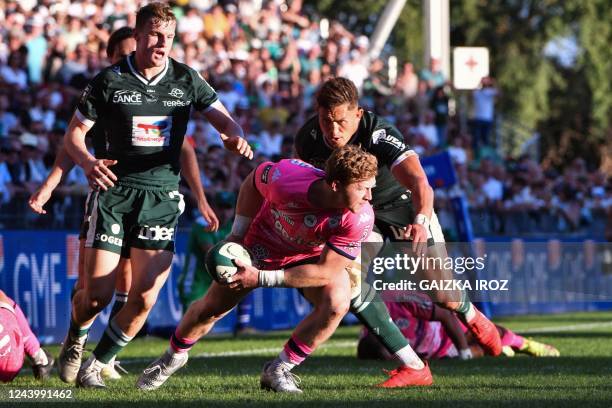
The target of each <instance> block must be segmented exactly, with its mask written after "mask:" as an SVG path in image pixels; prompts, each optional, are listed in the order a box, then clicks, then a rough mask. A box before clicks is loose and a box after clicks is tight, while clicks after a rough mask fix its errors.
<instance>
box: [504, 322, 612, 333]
mask: <svg viewBox="0 0 612 408" xmlns="http://www.w3.org/2000/svg"><path fill="white" fill-rule="evenodd" d="M610 326H612V321H611V322H600V323H580V324H572V325H568V326H548V327H540V328H531V329H525V330H513V331H515V332H516V333H519V334H522V333H555V332H566V331H574V330H582V329H599V328H600V327H610Z"/></svg>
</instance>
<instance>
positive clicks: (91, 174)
mask: <svg viewBox="0 0 612 408" xmlns="http://www.w3.org/2000/svg"><path fill="white" fill-rule="evenodd" d="M77 112H78V111H77ZM93 123H94V122H93V121H88V122H83V121H82V120H81V119H79V118H78V116H77V114H76V113H75V114H74V115H72V119H71V120H70V124H69V125H68V129H67V130H66V134H65V135H64V146H65V147H66V151H67V152H68V154H69V155H70V157H71V158H72V159H73V160H74V162H75V163H77V164H78V165H79V166H81V167H82V168H83V170H84V171H85V175H86V176H87V180H88V181H89V184H90V185H91V186H95V187H99V188H101V189H102V190H107V189H108V187H112V186H114V183H113V181H117V176H115V174H113V172H112V171H111V170H110V169H109V168H108V166H112V165H114V164H116V163H117V161H116V160H108V159H96V158H95V157H94V156H92V155H91V154H90V153H89V151H88V150H87V146H86V145H85V134H86V133H87V132H88V131H89V129H91V127H92V126H93Z"/></svg>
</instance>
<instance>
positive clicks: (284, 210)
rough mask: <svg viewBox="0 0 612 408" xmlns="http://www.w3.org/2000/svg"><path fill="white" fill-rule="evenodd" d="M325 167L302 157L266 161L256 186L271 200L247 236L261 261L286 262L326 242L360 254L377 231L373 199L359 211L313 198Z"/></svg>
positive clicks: (269, 265) (268, 264) (313, 253)
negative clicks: (319, 202)
mask: <svg viewBox="0 0 612 408" xmlns="http://www.w3.org/2000/svg"><path fill="white" fill-rule="evenodd" d="M323 177H325V173H324V172H323V171H322V170H320V169H317V168H315V167H313V166H311V165H310V164H307V163H305V162H303V161H301V160H297V159H285V160H281V161H279V162H278V163H272V162H265V163H262V164H260V165H259V166H258V167H257V169H256V171H255V176H254V182H255V186H256V187H257V190H259V192H260V193H261V195H262V196H263V197H264V199H265V201H264V203H263V205H262V207H261V209H260V210H259V212H258V213H257V216H256V217H255V219H254V220H253V222H252V223H251V227H250V228H249V231H248V232H247V235H246V237H245V239H244V243H245V245H246V246H247V247H248V248H249V250H251V253H252V254H253V256H254V257H255V260H256V261H257V263H258V265H259V267H261V268H264V269H277V268H283V267H285V266H287V265H291V264H296V263H299V262H302V261H304V260H306V259H309V258H316V257H318V256H319V255H320V254H321V251H322V250H323V247H324V246H325V245H327V246H329V247H330V248H331V249H332V250H334V251H336V252H337V253H339V254H341V255H343V256H345V257H347V258H349V259H355V258H356V257H357V256H358V255H359V251H360V250H361V242H363V241H364V240H365V239H366V238H367V237H368V236H369V235H370V232H371V231H372V225H373V222H374V212H373V210H372V206H370V204H365V205H363V206H362V207H361V210H360V211H359V212H358V213H352V212H351V211H349V210H347V209H321V208H315V207H313V206H312V204H311V203H310V202H309V201H308V189H309V187H310V185H311V184H312V183H313V182H315V181H317V180H320V179H322V178H323Z"/></svg>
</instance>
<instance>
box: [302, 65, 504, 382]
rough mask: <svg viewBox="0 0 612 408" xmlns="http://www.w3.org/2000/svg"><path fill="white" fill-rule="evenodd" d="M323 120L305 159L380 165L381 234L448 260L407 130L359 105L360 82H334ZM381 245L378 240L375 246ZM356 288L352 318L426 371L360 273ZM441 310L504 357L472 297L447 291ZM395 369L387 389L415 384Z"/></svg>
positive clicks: (430, 274)
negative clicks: (364, 155) (364, 159)
mask: <svg viewBox="0 0 612 408" xmlns="http://www.w3.org/2000/svg"><path fill="white" fill-rule="evenodd" d="M315 98H316V101H315V105H316V108H317V113H316V115H315V116H313V117H312V118H310V119H309V120H308V121H306V123H305V124H304V125H303V126H302V128H301V129H300V130H299V131H298V134H297V136H296V138H295V151H296V154H297V156H298V157H299V158H300V159H302V160H304V161H306V162H308V163H311V164H313V165H315V166H319V165H320V163H321V162H324V161H325V160H326V159H327V157H329V155H330V154H331V153H332V151H333V150H334V149H337V148H339V147H342V146H345V145H358V146H361V147H362V148H363V149H364V150H365V151H367V152H368V153H371V154H373V155H374V156H376V159H377V160H378V175H377V176H376V188H375V189H374V190H373V191H372V207H373V208H374V214H375V217H376V218H375V221H374V226H375V227H374V231H375V233H379V234H380V235H382V236H383V238H384V239H385V240H386V241H387V240H388V241H391V242H404V243H406V245H407V246H408V245H410V246H411V247H412V251H413V252H414V253H417V254H422V253H424V252H425V249H426V252H427V255H428V256H429V257H431V256H435V257H440V258H443V259H444V258H446V256H447V254H446V247H445V245H444V234H443V233H442V227H441V226H440V223H439V222H438V218H437V216H436V213H435V211H434V209H433V203H434V194H433V190H432V188H431V187H430V186H429V183H428V181H427V176H426V174H425V171H424V170H423V167H422V166H421V163H420V161H419V157H418V155H417V154H416V153H415V152H414V150H412V148H410V146H407V145H406V144H405V143H404V137H403V135H402V134H401V133H400V131H399V130H398V129H397V128H396V127H395V126H393V125H392V124H390V123H389V122H387V121H386V120H385V119H384V118H382V117H379V116H378V115H376V114H375V113H372V112H369V111H366V110H364V109H363V108H361V107H360V106H359V95H358V92H357V88H356V87H355V85H354V84H353V82H352V81H350V80H349V79H346V78H341V77H337V78H331V79H329V80H327V81H325V82H324V83H323V84H322V85H321V87H320V88H319V90H318V92H317V94H316V97H315ZM371 241H373V239H371ZM352 272H353V273H355V274H356V276H354V277H353V279H352V281H353V282H362V283H364V285H363V287H360V286H355V290H354V291H353V293H352V300H351V312H353V313H354V314H355V316H357V318H358V319H359V320H360V321H361V322H362V323H363V324H365V325H366V326H367V327H369V328H370V329H371V331H372V332H373V333H375V335H376V336H377V337H378V339H379V340H380V341H381V342H382V343H383V344H384V345H385V347H386V348H387V350H388V351H389V352H390V353H392V354H394V355H395V356H396V357H397V358H398V359H400V360H401V361H402V363H403V364H404V365H405V366H407V367H410V368H413V369H419V368H421V367H422V366H423V363H422V362H421V360H420V359H418V358H417V357H416V354H415V353H414V352H412V350H411V349H410V345H409V344H408V342H407V341H406V339H405V338H404V336H402V334H401V332H400V330H399V329H398V328H397V327H396V326H395V325H394V324H393V322H392V320H391V319H390V318H389V312H388V311H387V310H386V309H385V307H384V303H383V302H382V300H381V298H380V296H379V295H378V294H377V293H376V291H375V290H374V289H373V288H371V287H370V286H369V285H367V284H365V282H363V280H362V279H361V275H360V270H359V268H353V269H352ZM423 275H424V278H425V279H427V280H430V281H431V280H434V279H452V277H453V276H452V271H450V270H444V269H443V270H437V269H432V270H427V271H423ZM435 296H436V297H435V299H436V301H437V302H438V303H439V305H440V306H442V307H445V308H447V309H449V310H453V311H455V312H457V313H458V315H459V317H460V319H461V320H462V321H463V322H464V323H465V324H466V325H467V326H468V327H469V328H470V330H471V331H472V333H474V334H475V335H476V338H477V339H478V341H479V342H480V344H481V345H483V347H484V348H485V350H486V351H487V353H488V354H492V355H498V354H499V353H501V339H500V338H499V334H498V333H497V330H496V329H495V326H494V325H493V323H492V322H491V321H489V320H488V319H487V318H486V316H484V315H483V314H482V313H480V311H478V310H477V309H476V308H475V307H474V305H473V304H472V302H471V301H470V300H469V298H468V296H467V293H466V292H465V291H461V292H460V291H440V292H439V293H436V294H435ZM402 370H403V369H401V370H399V371H398V370H394V371H393V372H392V374H393V375H392V378H389V380H388V381H387V382H386V383H385V384H384V386H387V387H397V386H402V385H406V384H407V383H408V384H407V385H409V381H410V378H411V375H412V373H411V371H410V370H407V371H405V372H403V371H402Z"/></svg>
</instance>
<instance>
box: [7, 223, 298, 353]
mask: <svg viewBox="0 0 612 408" xmlns="http://www.w3.org/2000/svg"><path fill="white" fill-rule="evenodd" d="M187 238H188V236H187V234H186V233H179V234H177V240H176V255H175V257H174V260H173V264H172V271H171V273H170V277H169V278H168V282H167V283H166V285H165V286H164V287H163V288H162V290H161V291H160V294H159V297H158V300H157V303H156V305H155V307H154V308H153V310H152V311H151V314H150V316H149V319H148V321H147V322H148V330H149V331H150V332H153V333H166V332H168V331H169V330H171V329H172V328H174V327H175V326H176V325H177V324H178V322H179V320H180V318H181V316H182V312H183V311H182V307H181V304H180V302H179V297H178V290H177V285H176V282H177V278H178V276H179V274H180V272H181V269H182V267H183V261H184V259H185V248H186V244H187ZM78 247H79V242H78V235H77V234H73V233H67V232H65V231H2V232H0V288H1V289H2V290H3V291H5V292H6V294H7V295H8V296H10V297H11V298H12V299H14V300H15V301H16V302H17V303H18V304H19V305H20V306H21V308H22V309H23V311H24V313H25V314H26V316H27V317H28V320H29V321H30V325H31V326H32V329H33V331H34V332H35V333H36V334H37V336H38V337H39V339H40V341H41V342H42V343H45V344H49V343H59V342H61V341H62V340H63V338H64V336H65V335H66V332H67V330H68V325H69V320H70V292H71V290H72V287H73V286H74V284H75V283H76V280H77V276H78V272H77V271H78V269H77V268H78ZM253 309H254V313H253V319H252V320H253V326H254V327H255V328H256V329H258V330H262V331H265V330H274V329H287V328H291V327H294V326H296V325H297V323H298V322H299V321H300V320H301V319H302V318H303V317H304V316H305V315H306V313H308V311H309V310H310V306H309V305H308V303H307V302H306V301H305V300H304V299H303V298H302V297H301V296H300V295H299V293H298V292H297V291H296V290H293V289H281V288H279V289H265V290H262V289H258V290H257V291H255V293H254V308H253ZM109 314H110V306H109V307H107V308H106V310H104V311H103V312H102V313H101V314H100V316H99V317H98V319H97V320H96V322H95V324H94V326H93V327H92V330H91V332H90V338H91V340H92V341H97V339H98V338H99V337H100V335H101V334H102V332H103V330H104V327H105V326H106V324H107V323H108V316H109ZM235 323H236V313H235V311H232V312H231V313H230V314H229V315H228V316H226V317H225V318H224V319H222V320H221V321H219V322H218V323H217V324H216V326H215V328H214V329H213V332H215V333H228V332H232V331H233V329H234V325H235Z"/></svg>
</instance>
